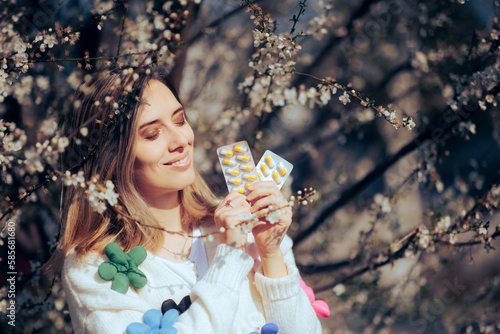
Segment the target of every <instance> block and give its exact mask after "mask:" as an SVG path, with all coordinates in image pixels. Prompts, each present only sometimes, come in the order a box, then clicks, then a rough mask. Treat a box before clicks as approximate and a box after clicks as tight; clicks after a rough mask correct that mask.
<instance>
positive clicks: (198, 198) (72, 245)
mask: <svg viewBox="0 0 500 334" xmlns="http://www.w3.org/2000/svg"><path fill="white" fill-rule="evenodd" d="M150 80H158V81H160V82H162V83H163V84H165V85H166V86H167V87H168V88H169V89H170V90H171V91H172V93H173V94H174V96H175V97H176V98H177V100H178V101H179V96H178V93H177V90H176V88H175V87H174V85H173V84H172V82H171V80H170V78H169V76H168V74H167V73H166V72H165V71H164V70H162V69H159V68H152V69H147V70H144V69H141V70H139V69H132V68H129V69H125V70H124V69H119V70H114V71H110V72H106V73H104V75H101V77H96V78H93V79H91V80H89V81H88V82H86V83H84V84H82V85H81V86H80V88H79V89H78V91H77V93H76V94H75V97H74V105H75V110H74V113H72V114H71V115H68V116H67V117H66V120H65V122H64V126H63V129H64V131H65V133H66V134H71V133H76V132H77V131H80V129H81V128H82V127H83V126H85V127H86V128H87V129H86V130H85V132H87V133H88V134H87V135H86V136H85V137H83V140H82V136H77V138H78V140H73V141H72V142H71V144H70V146H69V147H68V148H67V150H66V152H65V155H64V157H63V167H65V168H71V167H73V166H74V165H75V164H76V165H77V166H79V167H80V168H79V170H81V171H83V173H84V176H85V178H86V180H88V179H90V178H92V177H99V179H100V180H102V181H105V180H111V181H113V183H114V185H115V191H116V192H117V193H118V195H119V197H118V205H115V206H109V205H107V209H106V211H104V212H103V213H102V214H100V213H97V212H95V211H94V210H93V209H92V207H91V205H90V202H89V200H88V199H87V196H86V194H85V190H84V189H82V188H80V187H74V186H70V187H66V190H67V192H66V195H65V196H64V203H65V205H64V208H63V211H64V214H63V223H62V226H61V233H60V241H59V243H58V246H57V249H56V251H55V253H54V254H53V256H52V258H51V259H50V260H49V262H48V264H47V266H46V270H47V271H48V272H50V273H54V272H56V271H57V270H58V269H59V268H60V266H61V264H62V262H63V261H64V257H65V256H66V255H67V254H68V252H69V251H70V250H71V249H74V250H75V252H76V253H77V255H78V256H79V257H80V258H82V257H83V256H85V255H86V254H87V253H89V252H102V251H103V250H104V248H105V246H106V245H107V244H108V243H109V242H111V241H114V242H117V243H118V244H119V245H120V246H121V247H122V248H123V249H124V251H128V250H130V249H132V248H133V247H135V246H137V245H139V244H140V245H142V246H144V247H145V248H146V249H147V250H149V251H152V252H155V251H157V250H158V249H159V248H160V247H161V245H162V243H163V239H164V234H163V232H162V230H161V229H160V228H159V226H160V225H159V223H158V222H157V221H156V219H155V218H154V217H153V215H152V214H151V212H150V210H149V209H148V206H147V205H146V202H145V201H144V200H143V199H142V197H141V196H140V194H139V192H138V190H137V188H136V185H135V183H134V168H133V167H134V160H135V155H134V150H133V147H134V140H135V136H136V133H137V127H138V124H137V122H138V110H139V104H140V103H139V101H140V98H141V96H142V94H143V91H144V88H145V87H146V86H147V84H148V83H149V81H150ZM117 104H118V105H117ZM117 106H118V108H119V112H118V113H116V114H115V112H114V111H115V110H118V109H116V107H117ZM82 159H83V161H82ZM74 169H75V168H74ZM195 175H196V177H195V181H194V183H193V184H192V185H190V186H188V187H187V188H185V189H183V190H181V191H180V192H179V196H180V202H181V219H182V226H183V228H184V229H188V228H190V227H192V226H196V225H199V224H201V223H203V222H205V221H212V222H213V212H214V210H215V208H216V206H217V198H216V197H215V195H214V194H213V193H212V191H211V190H210V189H209V188H208V186H207V184H206V183H205V182H204V180H203V179H202V177H201V176H200V175H199V173H198V172H195Z"/></svg>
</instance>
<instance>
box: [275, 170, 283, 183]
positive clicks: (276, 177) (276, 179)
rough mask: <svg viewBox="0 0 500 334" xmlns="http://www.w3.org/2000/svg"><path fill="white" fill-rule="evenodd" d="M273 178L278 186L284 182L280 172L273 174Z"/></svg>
mask: <svg viewBox="0 0 500 334" xmlns="http://www.w3.org/2000/svg"><path fill="white" fill-rule="evenodd" d="M273 178H274V181H276V183H277V184H280V183H281V182H282V181H283V180H282V179H281V177H280V175H279V174H278V172H273Z"/></svg>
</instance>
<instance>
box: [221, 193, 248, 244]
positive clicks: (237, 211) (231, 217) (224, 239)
mask: <svg viewBox="0 0 500 334" xmlns="http://www.w3.org/2000/svg"><path fill="white" fill-rule="evenodd" d="M250 208H251V207H250V204H249V203H248V201H247V199H246V197H245V196H243V195H241V194H239V193H238V192H236V191H231V192H230V193H229V194H228V195H227V196H226V197H225V198H224V200H223V201H222V202H221V203H220V204H219V206H218V207H217V209H215V212H214V220H215V225H216V226H217V228H218V229H219V238H220V242H221V243H224V244H227V245H229V246H232V247H234V248H239V249H242V250H245V246H246V241H247V235H246V233H243V231H242V230H241V225H240V224H241V221H242V218H241V217H242V216H244V215H248V214H250ZM221 228H223V229H222V230H223V231H221Z"/></svg>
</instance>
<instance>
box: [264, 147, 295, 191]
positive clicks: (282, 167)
mask: <svg viewBox="0 0 500 334" xmlns="http://www.w3.org/2000/svg"><path fill="white" fill-rule="evenodd" d="M292 168H293V165H292V164H291V163H289V162H288V161H286V160H285V159H283V158H282V157H280V156H279V155H277V154H275V153H274V152H272V151H269V150H267V151H266V152H264V155H263V156H262V158H261V159H260V161H259V163H258V164H257V177H258V178H259V181H268V180H272V181H274V182H275V183H276V185H277V186H278V188H279V189H281V187H282V186H283V184H285V181H286V179H287V178H288V176H289V175H290V172H291V171H292Z"/></svg>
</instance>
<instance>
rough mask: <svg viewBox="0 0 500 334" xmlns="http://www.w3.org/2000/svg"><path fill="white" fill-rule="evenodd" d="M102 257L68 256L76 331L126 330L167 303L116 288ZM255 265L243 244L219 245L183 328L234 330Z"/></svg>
mask: <svg viewBox="0 0 500 334" xmlns="http://www.w3.org/2000/svg"><path fill="white" fill-rule="evenodd" d="M102 262H103V261H102V259H101V260H100V261H99V260H94V259H89V260H86V262H85V263H81V264H80V263H78V262H76V260H75V258H73V257H68V258H67V260H66V261H65V265H64V267H63V272H62V281H63V282H62V283H63V287H64V290H65V292H66V299H67V301H68V304H69V308H70V314H71V321H72V324H73V330H74V332H75V333H76V334H80V333H110V334H115V333H120V334H123V333H126V327H127V326H128V325H129V324H131V323H132V322H142V317H143V314H144V312H146V311H147V310H149V309H151V308H156V309H159V308H160V306H161V302H159V303H156V302H154V303H153V302H151V299H149V300H148V298H149V297H147V298H145V297H144V296H143V293H141V292H140V291H139V292H138V291H136V290H135V289H132V288H130V289H129V290H128V291H127V293H126V294H121V293H119V292H116V291H113V290H111V289H110V284H109V281H103V280H102V279H100V278H99V277H98V274H97V269H98V267H99V264H100V263H102ZM252 265H253V260H252V258H251V257H250V256H249V255H248V254H246V253H244V252H242V251H241V250H238V249H235V248H233V247H230V246H228V245H224V244H221V245H219V246H217V250H216V253H215V257H214V260H213V262H212V264H211V265H210V267H209V269H208V271H207V273H206V274H205V276H204V277H203V279H202V280H200V281H199V282H198V283H197V284H196V285H195V286H194V287H193V289H192V291H191V294H190V296H191V300H192V304H191V306H190V307H189V309H188V310H187V311H185V312H184V313H182V315H181V316H180V317H179V319H178V320H177V321H176V323H175V324H174V326H175V327H176V328H177V329H178V333H179V334H190V333H206V334H215V333H217V334H220V333H230V332H231V327H232V325H233V322H234V317H235V315H236V311H237V309H238V302H239V295H240V290H241V286H242V283H243V280H244V279H245V277H246V276H247V275H248V273H249V272H250V270H251V268H252ZM145 288H147V286H146V287H144V289H145ZM171 288H175V287H174V284H172V287H171ZM167 290H168V289H167ZM157 292H158V293H160V291H157ZM163 292H164V293H167V294H168V292H169V291H163ZM152 304H154V305H152ZM156 304H158V305H156Z"/></svg>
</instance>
